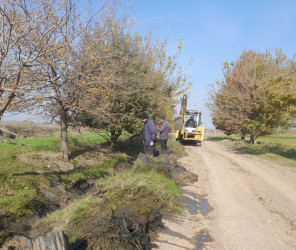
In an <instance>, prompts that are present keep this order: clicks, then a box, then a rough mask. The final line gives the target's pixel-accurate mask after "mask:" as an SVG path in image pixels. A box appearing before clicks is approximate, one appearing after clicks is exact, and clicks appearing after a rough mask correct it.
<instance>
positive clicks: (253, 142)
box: [250, 135, 258, 145]
mask: <svg viewBox="0 0 296 250" xmlns="http://www.w3.org/2000/svg"><path fill="white" fill-rule="evenodd" d="M257 138H258V137H257V136H256V135H251V139H250V143H251V144H253V145H256V144H257Z"/></svg>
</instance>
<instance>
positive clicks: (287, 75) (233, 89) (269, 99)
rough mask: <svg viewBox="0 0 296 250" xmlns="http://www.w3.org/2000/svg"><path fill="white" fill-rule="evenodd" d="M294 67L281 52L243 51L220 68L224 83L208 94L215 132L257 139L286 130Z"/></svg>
mask: <svg viewBox="0 0 296 250" xmlns="http://www.w3.org/2000/svg"><path fill="white" fill-rule="evenodd" d="M295 77H296V75H295V64H294V63H293V62H292V61H291V60H289V59H287V57H286V56H285V55H284V54H283V53H282V51H281V50H276V51H275V53H274V54H272V53H271V52H269V51H266V52H265V53H260V52H255V51H243V53H242V54H241V56H240V57H239V58H238V59H237V60H236V61H235V62H232V63H230V64H229V63H225V64H224V79H223V80H222V81H218V82H217V83H216V86H215V89H212V90H211V91H210V99H209V103H208V106H209V108H210V110H211V112H212V119H213V123H214V125H215V127H216V128H217V129H221V130H223V131H224V132H225V133H226V134H237V133H239V134H242V135H250V137H251V143H253V144H255V143H256V139H257V138H258V137H259V136H263V135H268V134H272V133H273V132H274V130H275V129H278V128H282V129H285V128H288V127H289V126H290V121H291V117H292V114H293V112H294V107H295V96H294V95H293V91H295V89H294V88H295Z"/></svg>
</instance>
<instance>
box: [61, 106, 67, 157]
mask: <svg viewBox="0 0 296 250" xmlns="http://www.w3.org/2000/svg"><path fill="white" fill-rule="evenodd" d="M60 126H61V156H62V159H63V160H64V161H69V147H68V123H67V114H66V111H65V110H63V109H61V113H60Z"/></svg>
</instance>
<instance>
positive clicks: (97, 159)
mask: <svg viewBox="0 0 296 250" xmlns="http://www.w3.org/2000/svg"><path fill="white" fill-rule="evenodd" d="M57 140H58V139H57V138H56V137H49V138H48V137H47V138H28V139H19V142H22V143H24V144H26V146H18V145H11V144H6V143H2V144H1V145H0V146H1V148H0V150H1V156H0V157H1V159H0V160H1V163H0V164H1V167H0V171H1V172H0V179H1V184H0V185H1V186H0V188H1V192H0V227H1V228H0V230H1V231H0V232H1V233H0V246H2V247H8V246H11V247H16V246H17V244H18V245H19V244H20V241H21V240H20V239H22V240H23V242H24V243H23V244H27V243H26V242H28V239H34V238H36V237H38V236H44V235H46V234H48V233H49V232H59V231H63V233H64V235H65V237H66V238H67V240H68V241H69V247H70V249H86V248H88V249H149V248H150V241H151V238H153V237H154V236H155V235H156V234H155V232H156V231H157V228H158V227H159V226H160V225H162V223H161V218H162V216H163V215H165V214H168V213H175V212H180V211H181V209H182V204H181V202H180V199H178V196H179V195H181V190H180V188H179V185H181V184H184V183H188V182H192V181H196V180H197V176H196V175H194V174H192V173H190V172H188V171H186V170H185V168H184V167H182V166H180V165H178V162H177V156H182V154H184V151H183V148H182V146H181V145H180V144H179V143H177V142H175V141H173V140H171V141H169V147H170V150H168V151H167V153H165V154H160V156H159V157H155V158H149V157H146V156H145V155H144V154H142V153H140V151H141V150H142V148H141V142H140V141H139V140H138V139H128V140H125V139H122V140H121V141H120V142H119V143H118V146H117V147H116V148H115V149H114V150H112V151H110V149H109V147H108V145H107V144H106V143H105V139H104V136H103V135H100V134H94V133H85V134H83V135H80V136H79V135H75V136H71V137H70V140H69V144H70V146H71V148H72V151H71V152H70V153H71V154H70V155H72V157H71V160H70V162H68V163H66V162H64V161H62V160H60V159H59V158H58V157H56V154H59V153H58V151H59V149H58V148H56V141H57ZM16 141H18V140H16Z"/></svg>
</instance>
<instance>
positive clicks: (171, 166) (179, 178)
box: [133, 151, 198, 185]
mask: <svg viewBox="0 0 296 250" xmlns="http://www.w3.org/2000/svg"><path fill="white" fill-rule="evenodd" d="M133 169H134V170H135V171H149V170H150V169H155V170H156V171H157V172H159V173H162V174H164V175H166V176H168V177H169V178H171V179H173V180H174V181H176V182H177V183H178V184H181V185H183V184H186V183H193V182H195V181H197V180H198V175H196V174H194V173H192V172H190V171H188V170H187V169H186V168H184V167H183V166H181V165H178V164H177V158H176V154H174V153H173V151H168V152H166V153H163V154H161V155H160V157H159V159H152V158H150V157H147V156H146V155H144V154H143V153H140V154H139V155H138V158H137V160H136V161H135V165H134V168H133Z"/></svg>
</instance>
